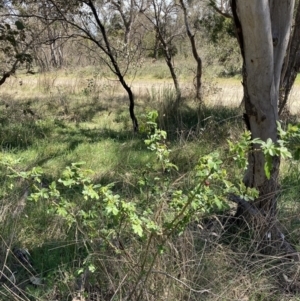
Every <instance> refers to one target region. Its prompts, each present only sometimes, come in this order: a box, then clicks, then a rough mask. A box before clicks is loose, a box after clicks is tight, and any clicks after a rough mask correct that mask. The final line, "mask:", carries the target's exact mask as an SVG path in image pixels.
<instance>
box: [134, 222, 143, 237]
mask: <svg viewBox="0 0 300 301" xmlns="http://www.w3.org/2000/svg"><path fill="white" fill-rule="evenodd" d="M132 230H133V232H134V233H135V234H137V235H138V236H139V237H142V236H143V228H142V226H141V224H140V223H133V224H132Z"/></svg>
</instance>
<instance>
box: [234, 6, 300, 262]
mask: <svg viewBox="0 0 300 301" xmlns="http://www.w3.org/2000/svg"><path fill="white" fill-rule="evenodd" d="M294 2H295V1H294V0H251V1H245V0H232V2H231V5H232V12H233V16H234V21H235V24H236V30H237V35H238V39H239V44H240V48H241V52H242V56H243V62H244V64H243V87H244V101H245V114H244V117H245V121H246V125H247V127H248V129H249V130H250V131H251V134H252V138H253V139H254V138H259V139H261V140H263V141H266V140H267V139H269V138H270V139H272V141H273V142H274V143H276V142H277V140H278V138H277V121H278V120H279V117H278V99H279V87H280V78H281V70H282V66H283V61H284V57H285V55H286V50H287V46H288V41H289V36H290V31H291V25H292V21H293V9H294ZM248 163H249V165H248V169H247V171H246V174H245V177H244V183H245V185H246V186H247V187H254V188H256V189H257V190H258V191H259V196H258V198H257V199H256V200H254V201H253V202H252V203H248V202H245V201H243V200H241V199H239V200H237V199H234V198H231V199H232V200H234V201H236V202H237V203H238V210H237V214H236V216H242V217H243V218H244V219H245V220H246V221H247V224H248V225H250V226H251V228H252V229H253V230H254V235H255V239H257V242H258V245H259V247H260V250H261V251H262V250H263V251H264V252H268V253H274V252H278V251H280V252H283V253H286V254H290V256H292V257H293V258H294V259H295V260H299V256H298V254H297V252H295V250H294V248H293V247H292V246H291V245H290V244H289V243H288V242H286V241H285V240H284V235H283V234H282V232H281V231H280V227H278V223H277V221H276V205H277V199H276V194H277V191H278V174H279V165H280V158H279V157H276V156H274V157H272V170H271V176H270V178H269V179H268V178H267V176H266V174H265V170H264V164H265V158H264V155H263V153H262V151H260V149H259V146H258V145H254V146H253V147H252V150H251V151H250V152H249V156H248ZM295 254H296V255H295Z"/></svg>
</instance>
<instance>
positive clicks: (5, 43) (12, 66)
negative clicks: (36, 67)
mask: <svg viewBox="0 0 300 301" xmlns="http://www.w3.org/2000/svg"><path fill="white" fill-rule="evenodd" d="M1 19H2V22H1V24H0V49H1V64H0V72H1V78H0V85H2V84H4V83H5V81H6V79H7V78H9V77H10V76H11V75H13V74H15V72H16V70H17V69H18V68H20V67H21V66H25V68H26V69H27V71H30V69H31V63H32V56H31V51H30V48H31V47H32V44H33V42H34V41H33V40H30V39H28V38H27V31H26V27H25V24H24V23H23V22H22V21H20V20H18V19H17V18H15V19H6V17H3V16H2V17H1Z"/></svg>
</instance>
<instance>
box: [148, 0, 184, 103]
mask: <svg viewBox="0 0 300 301" xmlns="http://www.w3.org/2000/svg"><path fill="white" fill-rule="evenodd" d="M178 10H179V7H178V6H177V5H176V3H174V2H173V1H166V0H151V1H150V5H149V6H148V8H147V10H145V11H144V14H145V16H146V18H147V19H148V21H149V22H150V24H151V25H152V26H153V29H154V31H155V34H156V39H157V40H158V41H159V43H160V49H161V51H162V56H163V57H164V59H165V61H166V63H167V65H168V68H169V70H170V74H171V76H172V79H173V83H174V87H175V90H176V104H177V105H178V104H179V101H180V99H181V89H180V85H179V80H178V77H177V74H176V71H175V65H174V61H173V57H174V56H175V55H176V53H177V48H176V43H175V41H176V39H177V38H178V37H180V36H182V34H183V26H182V23H181V24H180V22H179V12H178Z"/></svg>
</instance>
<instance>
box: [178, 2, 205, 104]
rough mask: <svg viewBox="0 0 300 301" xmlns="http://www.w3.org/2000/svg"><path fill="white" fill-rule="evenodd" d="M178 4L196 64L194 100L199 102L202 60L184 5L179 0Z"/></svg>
mask: <svg viewBox="0 0 300 301" xmlns="http://www.w3.org/2000/svg"><path fill="white" fill-rule="evenodd" d="M180 4H181V7H182V10H183V15H184V22H185V28H186V32H187V35H188V37H189V39H190V42H191V46H192V53H193V57H194V59H195V61H196V63H197V68H196V98H197V99H199V100H200V99H201V78H202V60H201V58H200V56H199V55H198V51H197V47H196V42H195V35H194V34H192V32H191V30H190V26H189V23H188V17H187V16H188V14H187V10H186V7H185V4H184V2H183V0H180Z"/></svg>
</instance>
